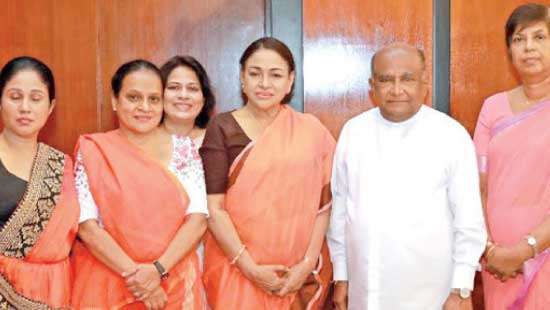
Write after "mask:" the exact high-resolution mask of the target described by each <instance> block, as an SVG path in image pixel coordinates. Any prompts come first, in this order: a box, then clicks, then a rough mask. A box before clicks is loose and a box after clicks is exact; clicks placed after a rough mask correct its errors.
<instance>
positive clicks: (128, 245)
mask: <svg viewBox="0 0 550 310" xmlns="http://www.w3.org/2000/svg"><path fill="white" fill-rule="evenodd" d="M78 147H79V150H80V153H81V155H82V160H83V165H84V167H85V169H86V173H87V175H88V183H89V185H90V191H91V193H92V196H93V197H94V200H95V202H96V203H97V207H98V210H99V214H100V218H101V221H102V224H103V228H104V229H105V230H106V231H107V232H108V233H109V234H110V235H111V237H113V239H114V240H115V241H116V242H117V243H118V245H119V246H120V247H121V248H122V249H123V250H124V251H125V252H126V254H128V255H129V256H130V257H131V258H132V259H133V260H134V261H135V262H137V263H152V262H153V261H155V260H157V259H158V258H159V257H160V256H161V255H162V253H163V252H164V251H165V250H166V248H167V247H168V245H169V243H170V242H171V241H172V239H173V238H174V236H175V235H176V233H177V231H178V230H179V228H180V227H181V226H182V224H183V223H184V222H185V211H186V209H187V206H188V204H189V198H188V196H187V194H186V192H185V190H184V189H183V187H182V186H181V185H180V184H179V182H178V181H177V179H176V177H175V176H174V175H173V174H172V173H171V172H169V171H168V170H167V169H165V168H164V167H163V166H162V165H161V164H159V163H157V162H155V161H153V160H152V159H149V158H148V157H146V155H145V154H144V153H143V152H142V151H141V150H140V149H138V148H137V147H136V146H134V145H133V144H131V142H130V141H128V140H127V138H125V137H124V136H122V134H121V133H120V132H118V131H111V132H108V133H98V134H92V135H85V136H83V137H81V138H80V140H79V145H78ZM74 268H75V282H74V288H73V306H74V307H75V308H77V309H145V305H144V304H143V303H142V302H139V301H137V300H136V299H135V298H134V297H133V295H132V293H131V292H130V291H129V290H128V289H127V287H126V284H125V281H124V278H122V277H121V276H120V275H119V274H117V273H116V272H114V271H112V270H111V269H109V268H108V267H107V266H106V265H104V264H103V263H101V262H100V261H99V260H97V259H96V258H95V257H94V256H93V255H92V253H91V252H90V251H89V250H88V249H87V248H86V247H85V246H84V244H82V243H80V242H79V243H78V244H77V245H76V246H75V249H74ZM200 276H201V275H200V270H199V266H198V258H197V254H196V251H194V250H193V251H191V252H190V253H189V254H188V255H187V256H186V257H185V258H184V259H183V260H181V261H180V262H179V263H178V264H177V265H176V266H174V268H172V270H170V276H169V277H168V279H167V280H165V281H163V282H162V284H161V285H162V286H163V288H164V290H165V292H166V294H167V295H168V304H167V306H166V308H165V309H203V308H204V298H203V295H204V293H203V286H202V283H201V279H200Z"/></svg>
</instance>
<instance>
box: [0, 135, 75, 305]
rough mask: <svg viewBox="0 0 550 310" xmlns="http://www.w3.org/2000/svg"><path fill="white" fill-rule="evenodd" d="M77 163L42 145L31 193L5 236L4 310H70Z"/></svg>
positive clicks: (0, 275)
mask: <svg viewBox="0 0 550 310" xmlns="http://www.w3.org/2000/svg"><path fill="white" fill-rule="evenodd" d="M78 215H79V209H78V202H77V199H76V192H75V186H74V178H73V172H72V162H71V160H70V158H69V157H67V156H65V155H64V154H63V153H61V152H59V151H57V150H55V149H54V148H52V147H49V146H47V145H45V144H41V143H40V144H39V146H38V152H37V154H36V157H35V160H34V163H33V167H32V171H31V176H30V180H29V182H28V187H27V190H26V192H25V194H24V196H23V198H22V199H21V201H20V202H19V205H18V206H17V209H16V210H15V211H14V213H13V214H12V215H11V217H10V219H9V221H8V222H7V223H6V225H5V226H4V228H3V229H2V231H1V232H0V252H1V255H0V308H1V309H50V308H67V307H69V306H70V297H71V268H70V264H69V252H70V250H71V246H72V244H73V241H74V239H75V237H76V232H77V229H78Z"/></svg>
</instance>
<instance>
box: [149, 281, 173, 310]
mask: <svg viewBox="0 0 550 310" xmlns="http://www.w3.org/2000/svg"><path fill="white" fill-rule="evenodd" d="M167 302H168V296H167V295H166V292H165V291H164V289H163V288H162V287H161V286H159V287H157V288H156V289H155V290H154V291H153V292H152V293H151V295H149V297H148V298H146V299H145V300H144V301H143V303H144V304H145V307H147V310H162V309H164V307H166V303H167Z"/></svg>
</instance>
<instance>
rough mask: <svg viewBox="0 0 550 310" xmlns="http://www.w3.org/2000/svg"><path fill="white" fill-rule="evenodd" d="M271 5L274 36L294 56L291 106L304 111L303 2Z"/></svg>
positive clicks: (280, 0) (281, 1)
mask: <svg viewBox="0 0 550 310" xmlns="http://www.w3.org/2000/svg"><path fill="white" fill-rule="evenodd" d="M267 2H270V3H271V5H270V7H271V12H270V14H269V15H270V16H271V25H272V26H271V31H272V34H271V35H272V36H273V37H275V38H277V39H279V40H281V41H283V42H284V43H285V44H286V45H288V47H289V48H290V50H291V51H292V55H293V56H294V62H295V64H296V72H295V74H296V77H295V80H294V96H293V98H292V101H291V102H290V105H291V106H292V107H293V108H294V109H295V110H297V111H303V110H304V99H303V98H304V78H303V48H302V46H303V36H302V33H303V32H302V1H298V0H278V1H273V2H271V1H269V0H267V1H266V3H267Z"/></svg>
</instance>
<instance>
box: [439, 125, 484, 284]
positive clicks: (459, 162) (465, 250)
mask: <svg viewBox="0 0 550 310" xmlns="http://www.w3.org/2000/svg"><path fill="white" fill-rule="evenodd" d="M461 129H462V132H461V133H460V135H459V137H458V139H457V140H458V142H459V143H456V144H455V146H456V148H453V147H451V148H449V149H450V150H451V151H452V153H453V158H454V159H453V161H452V163H451V167H450V169H449V175H448V176H449V179H448V195H449V196H448V197H449V202H450V206H451V211H452V213H453V226H454V227H453V228H454V232H455V233H454V252H453V262H454V267H453V275H452V283H451V284H452V286H451V287H452V288H468V289H470V290H472V289H473V286H474V276H475V272H476V269H477V266H478V262H479V258H480V257H481V255H482V253H483V251H484V249H485V244H486V242H487V232H486V229H485V221H484V219H483V209H482V205H481V197H480V192H479V175H478V169H477V161H476V153H475V148H474V144H473V142H472V140H471V139H470V136H469V135H468V133H467V132H466V130H464V129H463V128H461ZM452 141H454V140H452Z"/></svg>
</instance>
